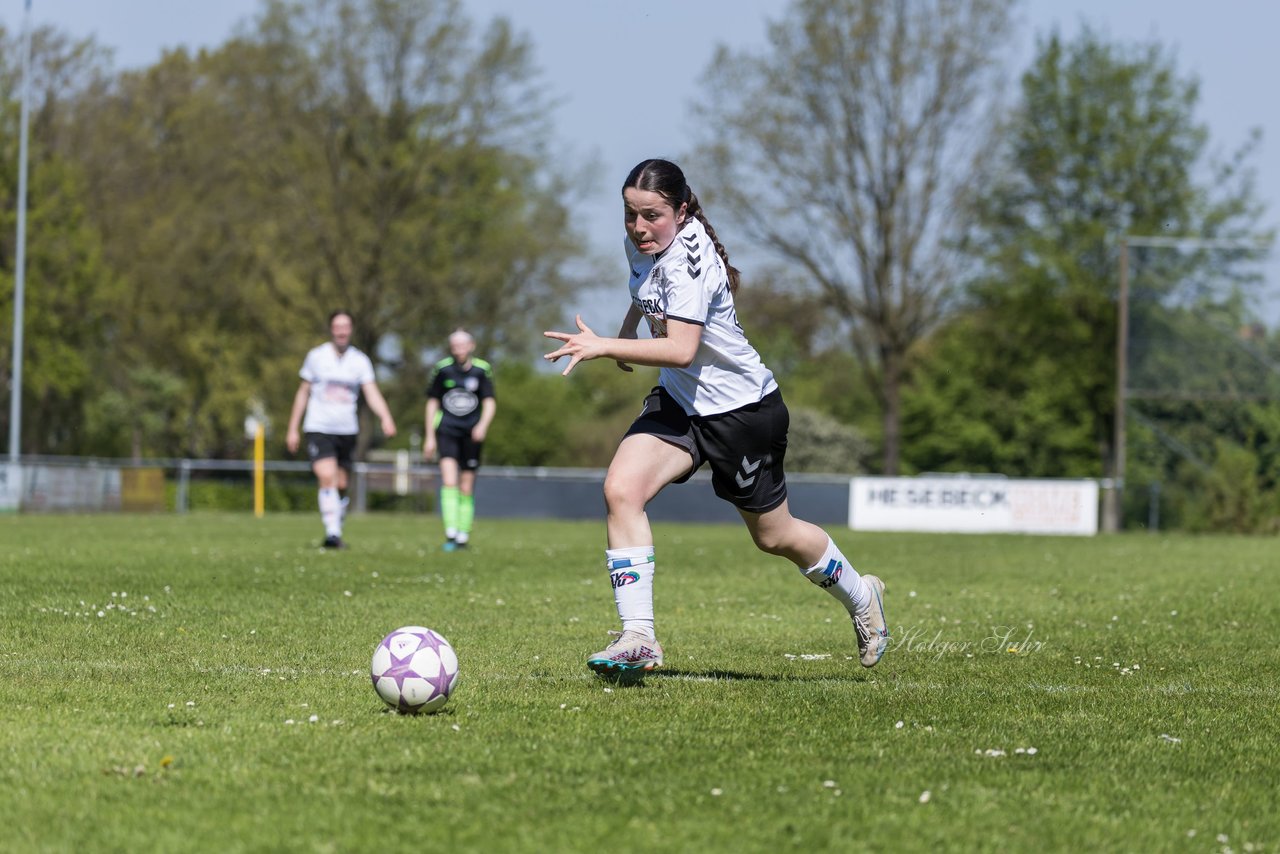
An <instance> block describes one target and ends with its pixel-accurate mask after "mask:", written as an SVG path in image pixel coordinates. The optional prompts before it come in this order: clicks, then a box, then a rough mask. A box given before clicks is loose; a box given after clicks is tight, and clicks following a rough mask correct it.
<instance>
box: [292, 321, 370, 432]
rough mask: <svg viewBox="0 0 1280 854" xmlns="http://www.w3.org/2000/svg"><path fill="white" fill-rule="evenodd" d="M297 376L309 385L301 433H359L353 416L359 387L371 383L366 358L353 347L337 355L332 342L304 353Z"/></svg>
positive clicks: (367, 358)
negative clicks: (305, 356)
mask: <svg viewBox="0 0 1280 854" xmlns="http://www.w3.org/2000/svg"><path fill="white" fill-rule="evenodd" d="M298 375H299V376H301V377H302V378H303V379H304V380H306V381H307V382H309V383H311V397H310V398H309V399H308V400H307V416H306V418H304V419H303V421H302V432H304V433H328V434H330V435H332V436H354V435H355V434H356V433H359V432H360V419H359V417H358V416H357V415H356V404H357V403H358V402H359V400H360V387H361V386H363V385H364V384H365V383H370V382H373V380H374V374H373V362H371V361H369V357H368V356H366V355H365V354H364V353H362V352H361V351H360V350H357V349H356V348H355V347H348V348H347V349H346V352H344V353H341V354H339V353H338V349H337V348H336V347H334V346H333V344H332V342H329V343H325V344H321V345H320V346H319V347H316V348H314V349H313V350H311V352H309V353H307V358H306V359H305V360H304V361H303V363H302V370H300V371H298Z"/></svg>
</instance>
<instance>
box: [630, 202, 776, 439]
mask: <svg viewBox="0 0 1280 854" xmlns="http://www.w3.org/2000/svg"><path fill="white" fill-rule="evenodd" d="M625 245H626V252H627V265H628V266H629V268H630V270H631V282H630V288H631V302H632V304H633V305H635V306H636V308H638V309H640V311H641V312H643V313H644V317H645V320H646V321H647V322H648V324H649V334H650V335H652V336H653V337H654V338H665V337H666V335H667V321H668V320H681V321H684V322H686V323H696V324H698V325H699V326H701V327H702V340H701V342H700V343H699V344H698V352H697V354H696V355H695V356H694V357H693V363H692V364H690V365H689V367H687V368H661V369H660V370H659V372H658V382H659V383H660V384H661V385H662V387H663V388H665V389H666V390H667V391H668V392H669V393H670V394H671V396H672V397H673V398H675V400H676V401H677V402H678V403H679V404H680V406H681V407H683V408H684V411H685V412H686V413H688V414H690V415H716V414H719V413H721V412H729V411H731V410H734V409H739V408H741V407H743V406H748V405H750V404H752V403H757V402H759V401H760V399H761V398H763V397H764V396H765V395H767V394H769V393H771V392H773V391H774V390H775V389H776V388H777V387H778V384H777V382H776V381H775V380H774V378H773V372H772V371H770V370H769V369H768V368H767V367H765V365H764V362H762V361H761V359H760V354H759V353H757V352H756V350H755V348H754V347H752V346H751V344H750V342H748V341H747V337H746V336H745V335H743V334H742V327H741V326H739V325H738V316H737V312H736V311H735V310H734V306H733V294H732V293H730V292H729V276H728V273H727V271H726V270H725V266H724V262H723V261H722V260H721V259H720V254H719V253H718V252H716V247H715V244H713V243H712V242H711V238H710V237H709V236H708V235H707V230H706V229H705V228H703V227H702V223H701V222H699V221H698V220H697V219H694V218H692V217H691V218H690V219H689V221H688V222H686V223H685V224H684V225H683V226H682V227H681V229H680V232H679V233H678V234H677V235H676V239H675V240H673V241H672V242H671V245H670V246H668V247H667V248H666V249H665V250H663V251H662V253H660V254H659V255H657V256H653V255H645V254H644V253H642V252H640V251H639V250H637V249H636V248H635V245H634V244H633V243H632V242H631V240H630V238H627V239H626V243H625Z"/></svg>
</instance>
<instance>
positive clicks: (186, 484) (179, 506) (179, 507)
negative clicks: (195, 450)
mask: <svg viewBox="0 0 1280 854" xmlns="http://www.w3.org/2000/svg"><path fill="white" fill-rule="evenodd" d="M190 487H191V460H182V461H181V462H179V463H178V494H177V496H176V497H175V498H174V508H173V509H174V510H176V511H177V512H178V513H186V512H187V509H188V508H187V501H188V494H189V491H190Z"/></svg>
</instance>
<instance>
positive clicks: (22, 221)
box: [9, 0, 31, 464]
mask: <svg viewBox="0 0 1280 854" xmlns="http://www.w3.org/2000/svg"><path fill="white" fill-rule="evenodd" d="M22 30H23V35H22V129H21V130H20V131H19V142H18V235H17V244H18V245H17V247H16V249H15V252H14V263H13V374H12V382H11V383H10V392H9V394H10V397H9V462H11V463H15V464H16V463H17V462H18V459H19V458H20V456H21V454H22V326H23V317H22V315H23V309H24V307H25V301H26V300H25V296H26V293H25V290H26V277H27V119H28V115H29V112H28V109H29V108H28V103H29V101H30V93H31V0H26V11H25V13H24V16H23V24H22Z"/></svg>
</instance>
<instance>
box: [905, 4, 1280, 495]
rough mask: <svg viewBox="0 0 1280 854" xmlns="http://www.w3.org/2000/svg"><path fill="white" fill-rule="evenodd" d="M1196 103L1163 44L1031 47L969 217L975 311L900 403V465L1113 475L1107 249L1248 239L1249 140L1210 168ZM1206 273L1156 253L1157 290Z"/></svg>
mask: <svg viewBox="0 0 1280 854" xmlns="http://www.w3.org/2000/svg"><path fill="white" fill-rule="evenodd" d="M1197 99H1198V87H1197V85H1196V82H1195V81H1194V80H1193V79H1190V78H1188V77H1185V76H1182V75H1180V74H1179V73H1178V71H1177V69H1176V66H1175V63H1174V61H1173V58H1172V57H1171V55H1170V54H1169V53H1168V52H1167V51H1165V50H1164V49H1163V48H1161V47H1160V46H1159V45H1156V44H1147V45H1137V46H1125V45H1119V44H1114V43H1111V42H1109V41H1107V40H1105V39H1103V38H1102V37H1101V36H1099V35H1098V34H1097V33H1096V32H1094V31H1092V30H1089V29H1085V30H1083V31H1082V32H1081V33H1080V35H1079V36H1078V37H1077V38H1076V39H1075V40H1074V41H1070V42H1068V41H1064V40H1063V39H1062V38H1061V36H1060V35H1059V34H1057V33H1056V32H1055V33H1052V34H1050V35H1048V36H1047V37H1045V38H1042V39H1041V40H1040V41H1039V42H1038V45H1037V51H1036V55H1035V57H1034V59H1033V61H1032V64H1031V67H1030V68H1029V69H1028V70H1027V72H1026V73H1025V74H1024V75H1023V77H1022V87H1021V100H1020V103H1019V104H1018V105H1017V106H1016V108H1015V110H1014V111H1013V113H1012V115H1011V117H1010V120H1009V122H1008V126H1007V129H1006V133H1005V134H1004V135H1003V137H1002V139H1003V143H1002V145H1001V146H1000V148H999V149H995V150H993V151H992V154H991V156H992V160H993V161H994V162H997V163H998V164H999V165H1000V172H999V174H1000V176H1001V177H999V179H998V180H995V181H992V182H991V183H990V184H988V185H987V186H986V187H985V188H984V190H983V192H982V193H980V194H979V195H978V197H977V199H976V203H975V205H974V208H973V211H972V213H973V218H972V222H973V226H974V227H973V230H972V231H971V233H970V234H969V235H968V238H967V243H968V246H969V247H970V248H971V250H972V251H973V252H974V254H975V256H976V257H977V258H979V259H980V261H981V263H982V264H983V265H984V273H983V274H982V275H981V276H980V277H978V278H977V280H976V281H975V282H974V283H973V286H972V288H971V291H970V296H971V300H972V304H971V311H970V313H969V314H968V315H966V316H965V317H963V318H961V319H960V320H958V321H957V322H956V323H955V324H953V325H952V326H951V327H950V328H949V329H947V330H946V331H945V333H944V334H942V335H940V336H938V338H937V339H936V340H935V341H934V342H932V343H931V345H930V351H929V352H928V353H925V354H922V355H923V356H924V359H923V361H924V365H923V366H922V368H921V370H920V371H919V372H918V373H917V379H918V380H919V382H918V383H917V386H916V388H917V391H916V392H914V393H913V395H912V399H911V400H910V401H908V403H907V406H906V409H907V415H906V420H905V425H906V426H905V435H906V441H907V443H908V446H909V447H910V448H911V449H912V452H911V459H910V462H911V464H912V465H913V466H915V467H918V468H932V469H938V468H950V469H955V468H967V469H970V470H988V471H1000V472H1003V473H1005V474H1009V475H1034V476H1076V477H1079V476H1089V477H1099V476H1103V475H1107V474H1111V473H1112V471H1113V466H1114V464H1115V448H1114V447H1113V441H1112V436H1113V427H1114V423H1115V422H1114V418H1115V415H1116V412H1115V400H1116V388H1115V355H1116V332H1117V313H1116V303H1117V283H1118V268H1119V248H1120V238H1121V237H1122V236H1123V235H1125V234H1142V235H1159V234H1168V235H1198V236H1201V237H1218V238H1234V237H1243V236H1249V235H1255V234H1257V233H1258V232H1257V225H1258V217H1259V216H1260V213H1261V208H1260V206H1259V204H1258V202H1257V200H1256V198H1255V196H1254V192H1253V173H1252V170H1251V169H1250V168H1249V158H1250V156H1251V152H1252V147H1251V143H1250V144H1246V145H1245V146H1244V147H1243V148H1241V149H1240V150H1239V151H1238V152H1236V153H1235V154H1234V155H1233V156H1232V157H1231V158H1230V159H1229V160H1227V161H1226V162H1223V163H1217V164H1211V163H1207V162H1206V160H1207V154H1206V146H1207V143H1208V132H1207V130H1206V128H1205V126H1204V125H1203V124H1202V123H1200V122H1198V121H1197V120H1196V118H1195V116H1194V110H1195V106H1196V103H1197ZM1216 258H1217V260H1218V262H1219V268H1218V269H1216V270H1215V271H1214V275H1217V276H1229V275H1231V274H1232V271H1231V258H1230V257H1224V256H1223V255H1222V254H1219V255H1217V256H1216ZM1204 259H1205V256H1203V255H1200V256H1195V257H1192V258H1188V259H1186V260H1184V261H1183V262H1180V266H1179V269H1177V270H1174V269H1172V268H1171V267H1168V266H1167V265H1169V264H1171V263H1172V257H1171V256H1166V257H1164V260H1163V261H1162V263H1164V264H1166V269H1165V270H1164V275H1163V279H1164V280H1166V281H1174V280H1177V278H1178V276H1183V275H1187V274H1189V273H1192V272H1195V271H1196V270H1197V269H1200V270H1201V271H1203V270H1204V268H1203V266H1200V267H1199V268H1197V266H1196V265H1197V264H1201V265H1202V264H1203V262H1204ZM1175 274H1176V275H1175ZM1241 281H1242V283H1246V282H1244V281H1243V280H1241ZM1246 284H1247V283H1246ZM1237 319H1238V318H1237ZM1183 358H1184V359H1185V354H1184V356H1183ZM975 425H980V426H981V429H975Z"/></svg>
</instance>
